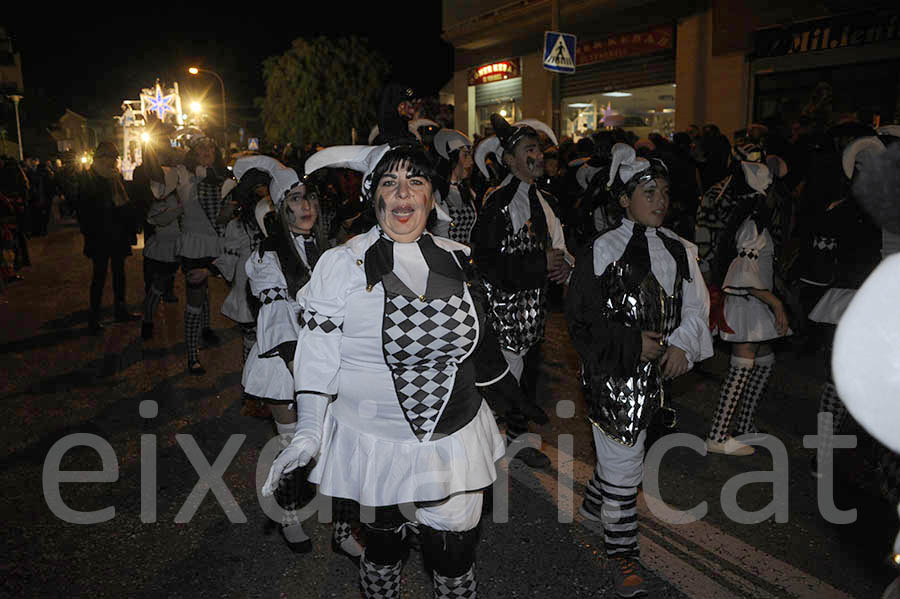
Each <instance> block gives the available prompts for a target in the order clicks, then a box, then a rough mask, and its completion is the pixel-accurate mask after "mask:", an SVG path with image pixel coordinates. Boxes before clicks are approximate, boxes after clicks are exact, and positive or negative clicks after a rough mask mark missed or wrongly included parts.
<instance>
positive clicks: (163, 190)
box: [150, 166, 187, 200]
mask: <svg viewBox="0 0 900 599" xmlns="http://www.w3.org/2000/svg"><path fill="white" fill-rule="evenodd" d="M161 168H162V172H163V181H152V180H151V181H150V191H152V192H153V197H155V198H156V199H158V200H161V199H163V198H165V197H166V196H168V195H169V194H170V193H172V192H173V191H175V189H176V188H177V187H178V186H179V185H180V184H181V179H182V177H183V175H182V170H183V169H179V168H177V167H174V166H163V167H161ZM184 172H185V173H187V171H184Z"/></svg>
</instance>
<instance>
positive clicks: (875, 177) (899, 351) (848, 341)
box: [819, 129, 900, 599]
mask: <svg viewBox="0 0 900 599" xmlns="http://www.w3.org/2000/svg"><path fill="white" fill-rule="evenodd" d="M879 134H881V130H880V129H879ZM873 154H877V155H870V156H869V157H868V158H864V159H863V160H862V161H859V160H857V161H856V162H857V166H858V167H859V166H860V162H861V163H862V164H863V165H864V166H862V168H859V169H858V170H859V172H858V173H857V176H856V177H854V183H853V195H854V197H856V198H859V200H860V201H861V202H862V203H863V204H864V205H865V208H866V209H867V210H868V212H869V213H870V214H871V215H872V216H873V218H874V219H875V221H876V223H877V224H878V226H880V227H882V228H883V229H884V230H885V231H888V232H890V233H891V234H893V235H900V210H898V207H900V206H898V202H897V198H898V197H900V144H898V143H896V142H894V143H889V144H888V147H887V151H884V152H877V151H876V152H875V153H873ZM858 156H859V155H858ZM898 295H900V257H898V256H896V255H892V256H889V257H886V258H885V260H884V261H883V262H882V263H881V264H880V265H879V266H878V267H877V268H876V269H875V271H874V272H873V273H872V274H871V275H870V276H869V277H868V278H867V279H866V281H865V282H864V283H863V284H862V286H861V287H860V289H859V291H858V292H857V293H856V294H855V295H854V297H853V300H852V301H851V302H850V304H849V306H848V307H847V309H846V311H845V312H844V314H843V315H842V317H841V320H840V323H839V324H838V326H837V333H836V334H835V338H834V357H833V360H832V368H833V370H834V381H835V383H836V385H837V391H838V392H839V393H840V396H841V398H842V399H843V401H844V402H846V408H847V409H848V410H849V412H850V414H851V415H852V416H853V419H854V420H855V421H856V422H858V423H859V424H860V425H861V426H862V427H863V428H865V429H866V431H868V432H869V433H871V434H872V436H873V437H875V439H877V440H878V441H879V442H880V443H882V444H884V446H885V447H886V451H890V452H893V453H892V454H891V456H892V460H893V461H894V462H895V463H896V460H897V459H898V458H897V454H898V453H900V436H898V435H897V427H898V424H900V409H898V408H900V403H898V402H897V397H900V384H898V378H897V377H896V376H894V374H895V373H896V371H897V363H898V361H900V346H898V344H897V335H898V333H900V311H898V310H897V309H896V303H897V297H898ZM820 418H821V416H820ZM820 426H821V424H820ZM819 434H820V435H821V434H822V433H821V428H820V431H819ZM820 447H821V445H820ZM819 455H820V456H822V457H823V458H824V457H825V456H824V455H822V454H819ZM823 463H824V460H823ZM895 484H896V483H895ZM895 501H896V498H895ZM885 524H888V525H889V526H896V520H895V519H894V518H891V519H890V521H889V522H885ZM892 553H893V556H892V559H891V563H894V564H896V563H897V562H898V560H900V557H898V556H900V535H898V536H897V537H896V538H895V539H894V544H893V551H892ZM898 596H900V578H895V579H894V581H893V582H892V583H891V585H890V586H889V587H888V588H887V589H886V590H885V592H884V594H883V595H882V599H896V598H897V597H898Z"/></svg>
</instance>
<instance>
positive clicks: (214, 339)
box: [200, 329, 222, 347]
mask: <svg viewBox="0 0 900 599" xmlns="http://www.w3.org/2000/svg"><path fill="white" fill-rule="evenodd" d="M200 337H201V338H202V339H203V343H204V345H206V347H215V346H217V345H219V344H220V343H222V340H221V339H220V338H219V336H218V335H217V334H216V332H215V331H213V330H212V329H203V331H202V332H201V333H200Z"/></svg>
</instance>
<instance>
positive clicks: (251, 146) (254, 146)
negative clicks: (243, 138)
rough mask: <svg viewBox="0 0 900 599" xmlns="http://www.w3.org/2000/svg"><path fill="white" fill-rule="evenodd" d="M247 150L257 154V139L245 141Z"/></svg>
mask: <svg viewBox="0 0 900 599" xmlns="http://www.w3.org/2000/svg"><path fill="white" fill-rule="evenodd" d="M247 149H248V150H251V151H254V152H258V151H259V138H258V137H251V138H250V139H248V140H247Z"/></svg>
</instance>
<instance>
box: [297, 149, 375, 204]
mask: <svg viewBox="0 0 900 599" xmlns="http://www.w3.org/2000/svg"><path fill="white" fill-rule="evenodd" d="M390 150H391V144H384V145H381V146H332V147H330V148H325V149H324V150H319V151H318V152H316V153H315V154H313V155H312V156H310V157H309V158H307V159H306V165H305V170H306V172H307V173H308V174H312V173H314V172H315V171H317V170H319V169H322V168H349V169H351V170H354V171H359V172H360V173H362V174H363V180H362V195H363V197H365V198H366V199H369V198H370V197H371V194H372V172H373V171H374V170H375V167H376V166H378V163H379V162H380V161H381V159H382V158H384V155H385V154H387V153H388V152H389V151H390Z"/></svg>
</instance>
